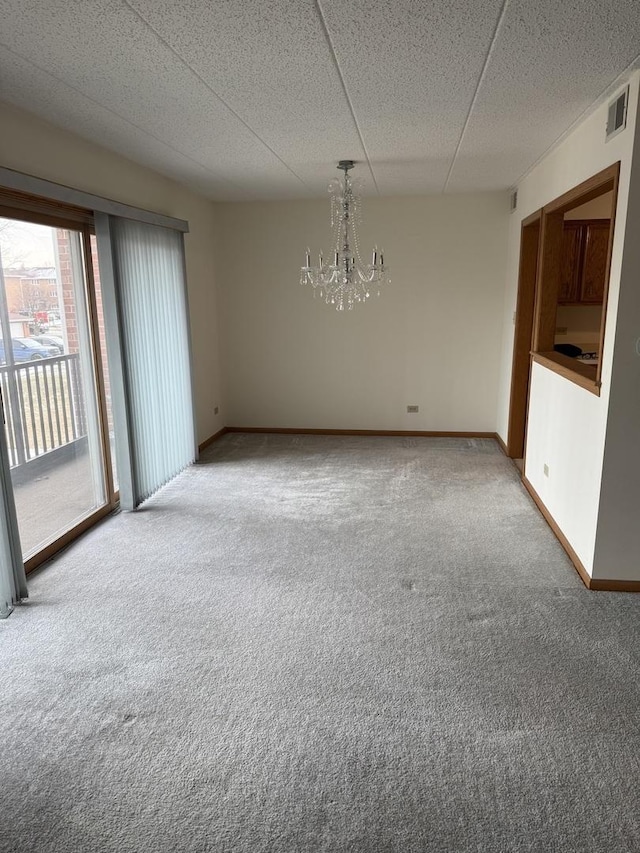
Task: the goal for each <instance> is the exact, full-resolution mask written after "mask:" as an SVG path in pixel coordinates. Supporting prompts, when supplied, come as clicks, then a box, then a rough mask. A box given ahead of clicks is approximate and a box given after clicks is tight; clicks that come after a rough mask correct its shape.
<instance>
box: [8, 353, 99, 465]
mask: <svg viewBox="0 0 640 853" xmlns="http://www.w3.org/2000/svg"><path fill="white" fill-rule="evenodd" d="M0 388H1V389H2V399H3V402H4V419H5V427H4V428H5V434H6V437H7V446H8V448H9V462H10V465H11V468H17V467H18V466H21V465H24V464H26V463H28V462H31V461H32V460H34V459H37V458H40V457H43V456H44V455H45V454H48V453H51V452H52V451H55V450H57V449H58V448H61V447H64V446H65V445H69V444H71V443H72V442H76V441H78V440H79V439H82V438H84V437H85V436H86V434H87V424H86V418H85V406H84V392H83V387H82V377H81V373H80V356H79V355H78V353H73V354H71V355H60V356H54V357H52V358H45V359H39V360H37V361H27V362H24V363H23V364H15V365H6V364H4V365H1V366H0Z"/></svg>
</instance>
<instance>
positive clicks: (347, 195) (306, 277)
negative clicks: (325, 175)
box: [300, 160, 391, 311]
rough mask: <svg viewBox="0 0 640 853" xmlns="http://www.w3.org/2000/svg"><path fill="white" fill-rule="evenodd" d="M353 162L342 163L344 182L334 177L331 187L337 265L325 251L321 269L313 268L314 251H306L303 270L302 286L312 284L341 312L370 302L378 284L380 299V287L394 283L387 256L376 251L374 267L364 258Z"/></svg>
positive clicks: (319, 264)
mask: <svg viewBox="0 0 640 853" xmlns="http://www.w3.org/2000/svg"><path fill="white" fill-rule="evenodd" d="M353 166H354V163H353V160H340V162H339V163H338V169H342V171H343V172H344V180H340V179H338V178H334V180H332V181H331V183H330V184H329V192H330V194H331V228H332V229H333V237H334V239H333V245H334V251H333V263H325V261H324V259H323V257H322V252H321V253H320V257H319V263H318V266H312V265H311V252H310V251H309V249H307V251H306V257H305V265H304V266H303V267H302V269H301V270H300V284H310V285H311V286H312V287H313V295H314V298H315V295H316V291H317V292H319V294H320V298H321V299H324V300H325V301H326V303H327V304H328V305H335V306H336V309H337V310H338V311H344V310H345V308H346V309H347V310H348V311H351V310H353V308H354V306H355V305H356V304H357V303H358V302H366V301H367V299H369V297H370V296H371V290H372V288H371V287H370V285H372V284H373V285H376V290H377V295H378V296H380V285H381V284H382V283H383V282H384V283H386V284H390V283H391V282H390V279H389V276H388V274H387V270H386V268H385V265H384V253H383V251H382V250H380V252H378V247H377V246H376V248H374V250H373V255H372V258H371V263H370V264H365V263H364V261H363V260H362V257H361V256H360V247H359V245H358V232H357V230H356V225H357V223H359V222H360V205H361V202H360V196H359V195H358V193H357V192H356V188H354V185H353V182H352V181H351V178H350V177H349V170H350V169H353Z"/></svg>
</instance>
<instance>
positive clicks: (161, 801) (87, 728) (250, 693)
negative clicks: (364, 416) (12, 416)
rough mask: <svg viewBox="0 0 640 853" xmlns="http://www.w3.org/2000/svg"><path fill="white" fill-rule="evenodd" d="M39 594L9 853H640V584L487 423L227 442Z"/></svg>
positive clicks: (16, 709)
mask: <svg viewBox="0 0 640 853" xmlns="http://www.w3.org/2000/svg"><path fill="white" fill-rule="evenodd" d="M30 588H31V599H30V601H29V603H28V604H26V605H25V606H24V607H21V608H19V609H17V610H16V612H15V613H14V614H13V615H12V616H11V617H10V618H9V619H8V620H6V621H5V622H4V623H1V624H0V672H1V674H2V700H1V701H2V713H1V715H0V770H1V777H0V851H2V853H6V851H25V853H26V851H29V853H41V851H43V852H44V851H47V853H49V851H51V853H53V851H55V853H63V851H64V853H89V852H91V853H93V851H96V853H98V851H100V853H103V851H104V853H112V851H113V853H116V851H117V853H128V851H132V853H133V851H135V853H146V851H149V853H152V852H153V853H165V851H167V853H168V851H185V853H192V851H193V853H195V851H198V853H200V851H216V853H218V851H219V853H281V851H282V853H285V852H287V851H296V853H298V851H299V853H307V851H309V852H310V851H323V853H347V851H349V853H352V852H353V853H378V851H379V853H383V851H384V852H385V853H386V851H390V853H391V851H393V853H418V851H420V853H424V851H429V853H471V851H474V853H476V851H477V853H493V851H496V853H498V851H499V853H521V852H522V851H540V853H549V851H559V852H560V851H562V853H625V851H628V853H632V852H633V853H638V851H639V850H640V725H639V722H640V678H639V674H640V619H639V617H640V596H633V595H628V594H619V593H618V594H616V593H594V592H588V591H587V590H586V589H585V588H584V587H583V586H582V584H581V582H580V580H579V579H578V577H577V575H576V573H575V571H574V570H573V568H572V566H571V565H570V563H569V561H568V559H567V558H566V556H565V555H564V552H563V551H562V549H561V548H560V546H559V545H558V543H557V542H556V540H555V539H554V537H553V535H552V534H551V532H550V531H549V529H548V527H547V526H546V524H545V522H544V521H543V519H542V517H541V516H540V515H539V513H538V511H537V510H536V509H535V507H534V506H533V504H532V503H531V501H530V499H529V497H528V496H527V495H526V493H525V492H524V490H523V489H522V487H521V485H520V483H519V481H518V476H517V471H516V470H515V468H514V467H513V466H512V464H511V463H510V462H509V461H508V460H507V459H506V458H505V457H504V456H503V455H502V454H501V453H500V451H499V449H498V448H497V446H496V445H495V443H494V442H492V441H479V440H452V439H418V438H416V439H394V438H343V437H336V438H334V437H325V436H322V437H310V436H273V435H271V436H263V435H251V436H249V435H227V436H225V437H224V438H223V439H222V440H221V441H219V442H218V443H217V444H215V445H213V447H212V448H211V449H210V450H209V451H208V452H207V453H206V454H205V456H204V458H203V459H202V460H201V463H200V464H199V465H197V466H195V467H193V468H192V469H190V470H188V471H186V472H185V473H184V474H182V475H181V476H180V477H179V478H177V479H176V480H175V481H174V482H172V483H171V484H169V485H168V486H167V487H165V488H164V489H163V490H162V491H161V492H160V493H159V494H158V495H157V496H156V497H155V498H153V499H152V500H150V501H148V502H147V503H146V504H145V506H144V507H143V508H142V510H141V511H139V512H137V513H135V514H121V515H117V516H114V517H113V518H111V519H109V520H108V521H107V522H106V523H104V524H102V525H101V526H99V527H98V528H96V529H95V530H93V531H92V532H91V533H89V534H88V535H86V536H85V537H84V538H83V539H82V540H80V541H79V542H78V543H76V544H75V545H74V546H73V547H71V548H70V549H68V550H67V551H66V552H65V553H64V554H63V555H62V556H60V557H59V558H58V559H57V560H56V561H54V562H53V563H52V564H50V565H49V566H48V567H46V568H45V569H44V570H43V571H41V572H40V573H39V574H38V575H37V576H36V577H32V580H31V585H30Z"/></svg>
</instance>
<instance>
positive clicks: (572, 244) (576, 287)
mask: <svg viewBox="0 0 640 853" xmlns="http://www.w3.org/2000/svg"><path fill="white" fill-rule="evenodd" d="M582 243H583V230H582V228H581V226H580V224H579V223H576V222H565V223H564V229H563V231H562V256H561V261H560V293H559V294H558V302H578V301H579V299H580V276H581V275H582V254H583V252H582Z"/></svg>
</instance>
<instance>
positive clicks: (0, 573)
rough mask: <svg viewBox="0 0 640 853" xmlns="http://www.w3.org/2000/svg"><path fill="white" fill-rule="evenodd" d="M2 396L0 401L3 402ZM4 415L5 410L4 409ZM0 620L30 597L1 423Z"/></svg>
mask: <svg viewBox="0 0 640 853" xmlns="http://www.w3.org/2000/svg"><path fill="white" fill-rule="evenodd" d="M1 399H2V398H1V395H0V401H1ZM3 415H4V411H3ZM0 492H1V497H2V500H1V505H0V509H1V510H2V512H1V517H0V619H2V618H5V617H7V616H8V615H9V614H10V613H11V611H12V610H13V606H14V604H18V602H19V601H20V600H21V599H23V598H26V597H27V579H26V576H25V571H24V563H23V562H22V548H21V546H20V534H19V532H18V520H17V516H16V507H15V503H14V499H13V487H12V485H11V474H10V472H9V456H8V453H7V447H6V438H5V430H4V428H3V425H2V424H0Z"/></svg>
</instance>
